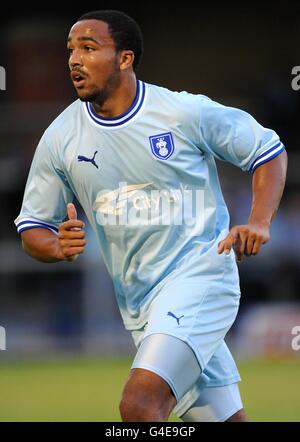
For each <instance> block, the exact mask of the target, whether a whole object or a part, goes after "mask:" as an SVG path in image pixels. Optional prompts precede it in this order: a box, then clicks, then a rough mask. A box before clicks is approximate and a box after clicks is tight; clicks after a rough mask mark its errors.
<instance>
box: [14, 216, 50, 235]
mask: <svg viewBox="0 0 300 442" xmlns="http://www.w3.org/2000/svg"><path fill="white" fill-rule="evenodd" d="M16 226H17V231H18V233H21V232H23V231H24V230H28V229H35V228H41V229H48V230H51V232H53V233H57V232H58V228H57V227H56V226H55V225H53V224H48V223H45V222H43V221H38V220H36V219H34V218H26V219H24V218H23V219H22V220H21V221H19V222H17V223H16Z"/></svg>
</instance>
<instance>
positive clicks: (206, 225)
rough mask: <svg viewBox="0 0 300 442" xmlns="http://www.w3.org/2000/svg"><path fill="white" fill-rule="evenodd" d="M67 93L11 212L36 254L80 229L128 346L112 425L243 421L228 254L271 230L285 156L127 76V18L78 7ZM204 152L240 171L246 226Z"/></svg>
mask: <svg viewBox="0 0 300 442" xmlns="http://www.w3.org/2000/svg"><path fill="white" fill-rule="evenodd" d="M68 51H69V67H70V74H71V79H72V81H73V84H74V87H75V89H76V92H77V94H78V97H79V99H78V100H76V101H75V102H74V103H72V104H71V105H70V106H69V107H68V108H67V109H65V111H64V112H62V114H61V115H59V116H58V117H57V118H56V120H55V121H54V122H53V123H52V124H51V125H50V126H49V128H48V129H47V130H46V131H45V133H44V135H43V136H42V138H41V140H40V143H39V145H38V147H37V150H36V153H35V155H34V159H33V162H32V165H31V170H30V173H29V177H28V181H27V185H26V188H25V195H24V200H23V205H22V209H21V213H20V215H19V216H18V217H17V219H16V220H15V224H16V226H17V229H18V232H19V233H20V234H21V237H22V244H23V247H24V249H25V251H26V252H27V253H28V254H29V255H31V256H32V257H34V258H36V259H38V260H40V261H43V262H48V263H50V262H57V261H73V260H74V259H76V258H77V257H78V255H79V254H81V253H83V252H84V247H85V239H84V223H83V222H82V221H81V220H79V219H77V213H76V209H75V206H74V204H73V203H72V200H73V197H74V195H75V196H76V198H77V200H78V201H79V202H80V203H81V205H82V207H83V209H84V211H85V213H86V216H87V218H88V220H89V222H90V224H91V226H92V227H93V229H94V231H95V233H96V235H97V239H98V243H99V247H100V249H101V252H102V255H103V259H104V261H105V263H106V266H107V268H108V271H109V272H110V275H111V277H112V280H113V284H114V289H115V293H116V297H117V301H118V305H119V308H120V312H121V315H122V318H123V320H124V324H125V327H126V328H127V329H128V330H131V332H132V336H133V339H134V342H135V344H136V347H137V354H136V357H135V359H134V361H133V364H132V369H131V371H130V375H129V379H128V381H127V383H126V385H125V387H124V391H123V395H122V399H121V403H120V413H121V417H122V419H123V421H128V422H129V421H157V422H158V421H166V420H167V419H168V417H169V415H170V413H171V411H172V410H173V411H174V412H175V413H176V414H177V415H178V416H179V417H180V418H181V419H182V420H184V421H199V422H200V421H233V422H234V421H236V422H237V421H245V420H246V416H245V413H244V410H243V405H242V401H241V398H240V394H239V389H238V382H239V381H240V377H239V373H238V370H237V367H236V365H235V362H234V360H233V358H232V355H231V353H230V351H229V349H228V347H227V346H226V344H225V341H224V338H225V335H226V333H227V332H228V330H229V329H230V327H231V325H232V324H233V322H234V320H235V317H236V315H237V311H238V306H239V299H240V288H239V277H238V270H237V265H236V260H237V261H240V260H242V258H243V257H244V256H250V255H256V254H257V253H258V252H259V251H260V248H261V246H262V244H265V243H266V242H267V241H269V239H270V233H269V229H270V224H271V221H272V219H273V217H274V215H275V212H276V210H277V208H278V205H279V201H280V199H281V196H282V192H283V187H284V182H285V174H286V164H287V156H286V152H285V149H284V146H283V144H282V142H281V141H280V139H279V137H278V135H277V134H276V133H275V132H274V131H273V130H271V129H267V128H264V127H262V126H261V125H260V124H259V123H258V122H257V121H256V120H255V119H254V118H253V117H252V116H251V115H249V114H248V113H246V112H244V111H242V110H240V109H236V108H232V107H227V106H224V105H222V104H219V103H217V102H214V101H212V100H211V99H209V98H208V97H206V96H203V95H193V94H190V93H187V92H180V93H177V92H172V91H170V90H168V89H165V88H163V87H158V86H155V85H151V84H147V83H145V82H143V81H141V80H138V79H137V78H136V72H137V69H138V66H139V63H140V60H141V56H142V52H143V44H142V35H141V31H140V29H139V27H138V25H137V24H136V23H135V21H134V20H132V19H131V18H130V17H128V16H127V15H125V14H124V13H122V12H119V11H96V12H89V13H87V14H85V15H83V16H82V17H80V18H79V19H78V20H77V22H76V23H75V24H74V25H73V26H72V28H71V30H70V33H69V37H68ZM215 158H217V159H219V160H224V161H228V162H230V163H232V164H233V165H235V166H237V167H240V168H241V169H243V170H244V171H249V172H250V173H252V177H253V178H252V183H253V185H252V188H253V200H252V207H251V211H250V214H249V219H248V221H247V222H246V224H241V225H238V226H234V227H232V228H231V229H230V230H229V215H228V211H227V208H226V205H225V202H224V200H223V197H222V193H221V189H220V186H219V181H218V176H217V170H216V165H215Z"/></svg>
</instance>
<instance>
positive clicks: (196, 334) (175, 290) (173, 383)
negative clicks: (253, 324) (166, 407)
mask: <svg viewBox="0 0 300 442" xmlns="http://www.w3.org/2000/svg"><path fill="white" fill-rule="evenodd" d="M239 298H240V293H239V292H237V290H236V288H231V287H229V288H227V287H226V286H225V287H224V285H221V284H220V283H215V282H214V281H209V283H207V284H199V283H198V284H195V283H191V282H190V283H187V281H186V280H185V281H181V282H180V281H178V280H177V281H176V284H169V285H168V286H167V287H164V288H163V289H162V291H161V292H160V293H159V295H158V296H157V297H156V298H155V299H154V300H153V303H152V305H151V309H150V312H149V316H148V322H147V324H146V325H145V326H144V327H143V328H142V329H139V330H134V331H132V337H133V339H134V342H135V345H136V347H137V348H138V352H137V355H136V358H135V360H134V362H133V365H132V368H138V367H139V368H147V367H146V365H147V366H148V369H149V370H152V371H154V372H155V373H157V374H158V375H160V376H161V377H163V378H164V379H165V380H166V382H168V383H169V385H170V387H171V388H172V391H173V392H174V395H175V397H176V400H177V405H176V407H175V409H174V412H175V413H176V414H177V415H178V416H182V415H183V414H185V413H186V411H187V410H188V409H190V408H191V406H192V404H193V403H195V401H196V400H197V399H198V397H199V396H200V393H201V391H203V389H204V388H210V387H222V386H225V385H231V384H235V383H237V382H238V381H240V376H239V373H238V370H237V367H236V365H235V362H234V360H233V358H232V355H231V353H230V351H229V349H228V347H227V346H226V344H225V342H224V337H225V335H226V333H227V331H228V330H229V328H230V327H231V325H232V323H233V321H234V319H235V317H236V314H237V311H238V306H239ZM154 335H160V336H162V335H166V336H170V337H171V338H173V340H172V344H171V343H170V344H169V346H168V344H166V342H165V341H161V344H159V340H158V341H157V340H149V339H148V338H149V337H150V336H154ZM174 339H175V341H174ZM142 342H145V346H144V345H141V344H142ZM176 342H177V344H176ZM146 343H147V345H146ZM181 343H185V345H182V344H181ZM150 344H151V345H150ZM171 346H172V347H171ZM173 347H174V348H173ZM153 348H155V351H153ZM166 348H167V349H168V350H166ZM171 348H172V357H169V354H170V352H171ZM153 354H155V355H156V356H157V357H155V358H153ZM187 358H188V360H189V361H190V362H189V364H190V365H191V367H192V366H193V367H195V364H194V362H195V361H196V366H197V367H198V370H199V371H198V374H197V373H196V372H195V371H193V370H192V371H190V369H188V370H187V365H188V364H187V363H186V362H187ZM175 368H176V369H175ZM185 371H187V372H188V373H192V374H190V375H189V376H190V380H191V382H189V383H182V381H183V379H186V376H183V373H184V372H185ZM163 373H164V375H163ZM178 373H179V375H178Z"/></svg>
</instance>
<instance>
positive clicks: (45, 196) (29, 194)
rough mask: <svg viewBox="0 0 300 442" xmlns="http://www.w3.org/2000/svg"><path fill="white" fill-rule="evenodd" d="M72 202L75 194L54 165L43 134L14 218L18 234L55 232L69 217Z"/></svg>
mask: <svg viewBox="0 0 300 442" xmlns="http://www.w3.org/2000/svg"><path fill="white" fill-rule="evenodd" d="M72 200H73V192H72V191H71V189H70V187H69V185H68V182H67V180H66V178H65V176H64V174H63V173H62V171H60V170H59V168H58V167H57V165H55V162H54V161H53V158H52V155H51V152H50V148H49V145H48V144H47V140H46V136H45V134H44V136H43V137H42V139H41V141H40V142H39V145H38V147H37V149H36V152H35V154H34V158H33V161H32V164H31V168H30V172H29V175H28V179H27V183H26V187H25V192H24V197H23V203H22V208H21V212H20V214H19V216H18V217H17V218H16V219H15V225H16V227H17V230H18V233H21V232H23V231H24V230H27V229H34V228H45V229H49V230H51V231H52V232H54V233H56V232H57V231H58V226H59V224H61V222H62V221H63V220H64V218H65V217H66V205H67V203H69V202H71V201H72Z"/></svg>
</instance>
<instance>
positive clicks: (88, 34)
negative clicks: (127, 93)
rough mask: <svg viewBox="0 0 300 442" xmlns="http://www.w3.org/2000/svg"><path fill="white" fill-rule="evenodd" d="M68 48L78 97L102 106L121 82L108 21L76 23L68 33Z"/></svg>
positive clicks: (116, 53) (117, 59)
mask: <svg viewBox="0 0 300 442" xmlns="http://www.w3.org/2000/svg"><path fill="white" fill-rule="evenodd" d="M68 50H69V54H70V57H69V67H70V71H71V79H72V81H73V84H74V86H75V89H76V91H77V94H78V97H79V98H80V99H81V100H82V101H96V102H98V103H99V104H100V105H101V104H102V103H103V102H104V101H105V100H106V99H107V98H108V97H109V96H110V94H111V93H112V92H113V90H114V89H115V88H116V86H117V85H118V84H119V81H120V69H119V54H118V52H117V51H116V48H115V43H114V41H113V39H112V37H111V36H110V34H109V30H108V25H107V23H105V22H103V21H100V20H83V21H79V22H77V23H75V24H74V25H73V26H72V28H71V30H70V33H69V37H68Z"/></svg>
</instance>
